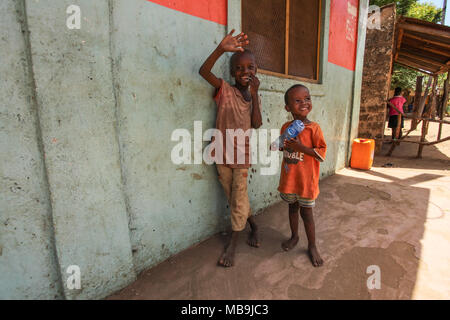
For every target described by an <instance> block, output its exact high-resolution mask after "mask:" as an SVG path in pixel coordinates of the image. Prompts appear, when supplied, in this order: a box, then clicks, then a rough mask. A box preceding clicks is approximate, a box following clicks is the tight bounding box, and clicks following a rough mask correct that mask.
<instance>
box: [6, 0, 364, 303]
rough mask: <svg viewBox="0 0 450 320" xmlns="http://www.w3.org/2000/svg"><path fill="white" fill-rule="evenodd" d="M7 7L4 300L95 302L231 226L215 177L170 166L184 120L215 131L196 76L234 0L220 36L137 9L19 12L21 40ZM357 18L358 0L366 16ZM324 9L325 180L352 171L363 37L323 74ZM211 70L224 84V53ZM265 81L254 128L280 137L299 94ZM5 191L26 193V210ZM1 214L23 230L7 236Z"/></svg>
mask: <svg viewBox="0 0 450 320" xmlns="http://www.w3.org/2000/svg"><path fill="white" fill-rule="evenodd" d="M6 3H7V4H4V3H3V4H2V8H3V7H5V8H7V10H6V12H7V14H5V13H4V12H5V10H2V11H0V12H1V15H2V25H3V23H4V24H5V28H6V30H7V32H6V33H5V34H7V35H8V36H7V37H6V36H3V35H2V38H0V41H2V42H5V41H6V42H7V44H8V46H3V45H2V48H1V50H0V58H1V59H2V61H3V59H9V60H7V61H9V62H10V63H7V64H3V63H2V65H1V66H0V68H2V69H0V71H2V72H1V73H0V74H2V75H3V72H5V74H9V75H10V76H9V77H8V79H7V81H6V80H5V79H6V78H3V76H2V78H1V81H2V82H1V83H2V86H1V87H0V96H1V98H2V107H1V108H2V109H0V110H2V113H0V116H1V117H0V121H1V122H0V126H1V127H2V128H6V130H2V132H1V135H0V138H1V140H0V143H1V146H2V150H3V148H5V150H7V151H8V153H3V152H2V154H1V157H2V158H1V163H0V165H1V167H0V169H1V171H0V173H1V177H0V178H1V179H2V186H1V188H2V189H1V193H0V210H1V211H0V212H1V216H0V219H1V220H0V228H2V229H0V230H2V233H1V235H0V248H3V251H0V271H4V272H2V273H1V275H0V277H2V278H0V280H1V281H2V282H3V281H7V283H8V286H6V287H4V286H2V287H1V288H0V296H1V297H2V298H13V297H23V298H68V299H80V298H101V297H104V296H106V295H107V294H109V293H112V292H113V291H115V290H117V289H118V288H120V287H123V286H124V285H126V284H127V283H129V282H131V281H132V280H133V279H134V278H135V275H136V273H137V272H140V271H142V270H144V269H145V268H148V267H150V266H153V265H155V264H157V263H159V262H161V261H162V260H164V259H166V258H167V257H169V256H171V255H173V254H175V253H177V252H179V251H181V250H183V249H185V248H187V247H189V246H191V245H193V244H195V243H197V242H199V241H201V240H203V239H205V238H206V237H208V236H209V235H212V234H214V233H216V232H218V231H221V230H224V229H226V228H227V227H228V226H229V212H228V209H227V208H226V199H225V196H224V194H223V191H222V189H221V187H220V185H219V183H218V181H217V174H216V169H215V167H214V166H210V165H206V164H204V163H203V164H197V165H194V164H191V165H188V164H186V165H175V164H173V163H172V161H171V158H170V156H171V151H172V148H173V147H174V146H175V145H176V144H177V142H174V141H171V134H172V132H173V130H175V129H178V128H185V129H187V130H189V132H191V134H192V136H193V135H194V121H201V122H202V129H203V131H205V130H206V129H208V128H212V127H214V120H215V105H214V102H213V100H212V98H211V96H212V94H213V89H212V88H211V87H210V86H209V85H208V83H206V81H204V80H203V79H202V78H201V77H200V76H199V75H198V69H199V67H200V65H201V64H202V62H203V61H204V59H205V58H206V57H207V56H208V55H209V54H210V52H211V51H212V50H213V49H214V47H215V46H216V45H217V44H218V43H219V42H220V40H221V39H222V38H223V37H224V35H225V34H226V32H228V31H229V29H230V28H236V29H237V30H240V25H239V24H240V23H239V17H240V1H236V0H230V1H229V2H228V17H229V19H228V21H229V23H228V26H223V25H220V24H216V23H214V22H211V21H207V20H203V19H200V18H197V17H193V16H190V15H186V14H184V13H181V12H177V11H174V10H172V9H169V8H166V7H163V6H160V5H157V4H154V3H151V2H147V1H125V0H111V1H106V0H104V1H96V2H92V1H88V0H84V1H76V3H74V1H72V0H70V1H68V0H67V1H66V0H63V1H58V2H56V3H55V2H54V1H49V0H47V1H42V0H41V1H39V2H36V1H24V3H25V4H26V8H23V12H26V15H25V16H26V17H27V18H28V19H27V20H26V21H25V22H24V26H25V27H26V29H29V30H30V34H28V33H26V32H25V33H22V32H21V30H20V26H21V24H20V22H19V20H18V17H20V12H16V9H15V7H14V8H12V6H13V5H12V3H13V1H7V2H6ZM70 4H77V5H79V6H80V7H81V10H82V11H81V14H82V25H81V29H80V30H69V29H67V27H66V26H65V23H66V18H67V14H66V13H65V10H66V8H67V7H68V6H69V5H70ZM364 6H366V1H361V4H360V12H361V16H362V17H363V18H365V16H364V15H363V12H364V10H361V8H363V9H364ZM329 11H330V6H329V1H325V5H324V6H323V17H324V22H325V23H324V25H323V35H324V37H323V40H322V48H321V61H322V63H321V67H322V70H321V74H322V78H321V83H320V84H308V83H305V84H306V85H307V86H308V87H309V88H310V89H311V93H312V98H313V111H312V113H311V119H312V120H314V121H317V122H319V123H320V125H321V127H322V129H323V131H324V134H325V138H326V140H327V143H328V153H327V160H326V161H325V162H324V163H323V165H322V168H321V175H322V176H327V175H330V174H333V173H334V172H335V171H336V170H337V169H340V168H342V167H344V165H345V163H346V157H347V156H348V148H349V143H348V141H349V136H350V137H351V138H352V137H354V131H355V130H354V127H355V119H356V120H357V119H358V117H357V112H358V110H359V105H358V103H359V99H355V97H357V96H358V92H355V91H358V86H359V85H360V80H358V77H355V74H356V75H358V74H360V73H361V67H360V65H361V62H362V56H361V54H360V53H361V52H360V51H361V50H360V48H361V45H362V44H363V43H364V32H361V33H360V34H359V40H358V48H359V49H358V52H359V54H358V55H357V62H356V71H355V72H353V71H352V70H348V69H345V68H343V67H340V66H337V65H334V64H332V63H328V62H327V61H328V59H327V52H328V34H329V31H330V30H329V25H328V21H329V16H330V12H329ZM4 16H5V17H7V18H8V20H6V22H3V21H4V20H3V17H4ZM363 20H364V19H363ZM13 26H14V27H13ZM360 29H361V28H360ZM2 30H4V29H3V28H2ZM362 30H363V31H364V30H365V29H362ZM12 35H13V36H12ZM3 38H6V39H7V40H4V39H3ZM9 44H11V45H9ZM11 50H15V51H14V52H12V51H11ZM12 53H14V55H13V54H12ZM15 53H17V54H15ZM213 71H214V72H215V73H216V74H217V75H218V76H220V77H223V78H225V79H226V80H228V81H230V79H229V74H228V57H227V56H224V57H222V58H221V59H220V60H219V61H218V63H217V64H216V66H215V68H214V70H213ZM260 80H261V87H260V95H261V99H262V109H263V110H262V112H263V128H267V129H278V130H279V128H280V127H281V125H282V124H283V123H284V122H285V121H287V120H289V119H290V115H289V114H288V113H287V112H286V111H285V110H284V108H283V95H284V92H285V90H286V89H287V88H288V87H289V86H291V85H292V84H294V83H298V82H297V81H294V80H286V79H280V78H276V77H272V76H267V75H262V74H260ZM358 81H359V82H358ZM34 96H35V97H36V99H35V100H33V99H32V97H34ZM11 97H12V98H11ZM9 101H11V102H12V103H11V104H6V103H5V102H9ZM355 107H356V110H355ZM16 109H17V110H16ZM17 114H21V117H19V118H18V116H17ZM26 114H29V116H28V118H26V117H25V116H24V115H26ZM355 114H356V117H355ZM20 119H22V120H24V119H25V121H22V122H21V120H20ZM352 119H353V122H352ZM13 120H14V121H15V122H14V121H13ZM356 122H357V121H356ZM206 144H207V143H206V142H204V143H203V146H205V145H206ZM280 156H281V155H279V158H278V159H279V160H280ZM31 159H34V160H31ZM262 167H264V166H262V165H259V164H257V165H254V166H253V168H252V171H251V172H250V174H249V194H250V201H251V205H252V209H253V210H254V211H255V212H257V211H258V210H260V209H263V208H265V207H267V206H268V205H270V204H272V203H274V202H277V201H279V198H278V194H277V191H276V188H277V184H278V179H279V176H278V174H275V175H269V176H267V175H266V176H264V175H261V174H260V172H261V168H262ZM25 177H30V180H29V181H28V179H27V180H24V179H26V178H25ZM8 179H9V180H8ZM15 182H16V183H18V185H19V186H22V185H24V186H27V189H26V190H27V192H26V193H24V192H23V191H21V192H22V193H23V196H22V195H21V198H19V196H18V194H19V193H20V192H18V190H17V188H14V186H15V184H14V183H15ZM25 182H26V184H22V183H25ZM4 185H5V186H4ZM28 190H29V191H28ZM34 194H37V195H34ZM24 196H25V198H23V197H24ZM35 198H38V199H40V205H36V204H35V203H34V202H33V201H35V200H34V199H35ZM33 212H36V214H34V213H33ZM31 216H32V218H31ZM11 217H14V223H15V225H14V226H15V227H16V228H17V229H19V231H18V230H13V228H11V227H7V228H6V229H5V226H4V225H5V222H6V221H12V219H11ZM38 217H39V218H38ZM8 218H9V220H8ZM36 219H37V220H36ZM38 226H41V227H40V229H39V228H38ZM30 228H38V230H37V232H33V233H34V234H35V235H36V236H37V237H38V239H36V240H33V241H32V239H29V238H30V237H32V235H30V232H28V231H29V229H30ZM3 230H7V231H8V233H4V232H3ZM25 230H26V231H25ZM4 234H8V237H5V236H4ZM5 239H6V240H5ZM33 239H34V238H33ZM20 242H23V244H20V245H18V244H17V243H20ZM0 250H1V249H0ZM22 252H24V253H25V254H27V253H28V254H29V255H28V256H27V258H24V257H23V256H22ZM69 265H78V266H80V270H81V285H82V289H81V290H69V289H68V288H67V286H66V285H65V282H66V279H67V277H68V276H69V275H68V274H67V273H66V270H67V267H68V266H69ZM18 266H22V268H23V270H24V272H26V273H29V272H34V273H35V275H33V280H29V279H27V278H25V277H24V276H23V275H22V274H17V273H16V270H17V268H19V267H18ZM47 274H48V275H49V276H48V277H44V275H47ZM60 275H61V276H60ZM4 279H5V280H4ZM35 283H37V284H38V285H39V286H40V288H41V289H39V290H38V289H37V288H34V287H33V286H35ZM43 287H48V288H47V289H46V290H42V288H43Z"/></svg>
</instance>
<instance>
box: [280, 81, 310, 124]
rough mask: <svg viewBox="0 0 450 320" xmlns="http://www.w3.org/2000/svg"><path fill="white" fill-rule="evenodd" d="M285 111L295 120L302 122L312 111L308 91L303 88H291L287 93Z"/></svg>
mask: <svg viewBox="0 0 450 320" xmlns="http://www.w3.org/2000/svg"><path fill="white" fill-rule="evenodd" d="M285 109H286V111H288V112H291V113H292V115H293V116H294V119H296V120H304V119H306V116H307V115H308V113H310V112H311V110H312V103H311V96H310V94H309V90H308V89H307V88H303V87H297V88H293V89H291V90H290V91H289V96H288V104H287V105H286V106H285Z"/></svg>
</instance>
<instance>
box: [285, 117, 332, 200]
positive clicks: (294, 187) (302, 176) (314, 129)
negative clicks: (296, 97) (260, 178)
mask: <svg viewBox="0 0 450 320" xmlns="http://www.w3.org/2000/svg"><path fill="white" fill-rule="evenodd" d="M291 123H292V121H289V122H286V123H285V124H284V125H283V127H282V128H281V134H283V132H284V131H285V130H286V128H287V127H288V126H289V125H290V124H291ZM298 138H299V140H300V142H301V143H302V144H303V145H304V146H306V147H308V148H313V149H314V152H315V153H316V154H317V156H318V158H315V157H311V156H310V155H307V154H304V153H302V152H297V151H294V152H292V150H287V149H284V150H283V162H282V164H281V175H280V185H279V186H278V191H280V192H281V193H293V194H297V195H298V196H299V197H301V198H305V199H316V198H317V196H318V195H319V170H320V162H322V161H323V160H325V154H326V151H327V144H326V143H325V139H324V138H323V133H322V129H320V126H319V124H318V123H316V122H310V123H308V124H305V129H304V130H303V131H302V132H301V133H300V134H299V135H298ZM286 166H287V170H286Z"/></svg>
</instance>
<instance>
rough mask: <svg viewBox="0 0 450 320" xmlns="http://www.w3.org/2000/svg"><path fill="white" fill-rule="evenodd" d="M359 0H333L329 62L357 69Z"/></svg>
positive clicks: (331, 6)
mask: <svg viewBox="0 0 450 320" xmlns="http://www.w3.org/2000/svg"><path fill="white" fill-rule="evenodd" d="M358 11H359V0H331V4H330V38H329V44H328V62H331V63H333V64H336V65H338V66H341V67H344V68H346V69H349V70H352V71H354V70H355V62H356V43H357V39H358Z"/></svg>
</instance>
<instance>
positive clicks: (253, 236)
mask: <svg viewBox="0 0 450 320" xmlns="http://www.w3.org/2000/svg"><path fill="white" fill-rule="evenodd" d="M247 244H248V245H249V246H251V247H255V248H259V238H258V229H256V228H255V229H252V231H250V235H249V237H248V240H247Z"/></svg>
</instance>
